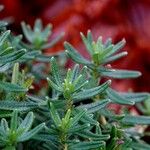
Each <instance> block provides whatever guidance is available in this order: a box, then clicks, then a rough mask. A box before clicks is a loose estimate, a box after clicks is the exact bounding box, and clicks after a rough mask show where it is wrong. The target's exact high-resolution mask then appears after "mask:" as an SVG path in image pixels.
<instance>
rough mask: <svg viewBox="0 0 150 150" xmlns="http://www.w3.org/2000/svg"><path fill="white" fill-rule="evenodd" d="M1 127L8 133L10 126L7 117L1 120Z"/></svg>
mask: <svg viewBox="0 0 150 150" xmlns="http://www.w3.org/2000/svg"><path fill="white" fill-rule="evenodd" d="M1 128H2V129H3V131H4V132H5V133H6V134H7V133H8V131H9V127H8V122H7V120H6V119H5V118H2V120H1Z"/></svg>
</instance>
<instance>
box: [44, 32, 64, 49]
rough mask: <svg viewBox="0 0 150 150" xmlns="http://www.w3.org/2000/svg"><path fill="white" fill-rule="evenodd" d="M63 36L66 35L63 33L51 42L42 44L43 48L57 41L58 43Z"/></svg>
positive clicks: (51, 45) (49, 46)
mask: <svg viewBox="0 0 150 150" xmlns="http://www.w3.org/2000/svg"><path fill="white" fill-rule="evenodd" d="M63 36H64V33H61V34H60V35H59V36H58V37H55V38H54V39H53V40H52V41H51V42H50V43H48V44H44V45H43V46H42V49H47V48H51V47H53V46H54V45H55V44H56V43H58V42H59V41H60V40H61V39H62V37H63Z"/></svg>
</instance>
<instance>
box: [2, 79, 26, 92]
mask: <svg viewBox="0 0 150 150" xmlns="http://www.w3.org/2000/svg"><path fill="white" fill-rule="evenodd" d="M0 89H2V90H5V91H7V92H27V91H28V89H26V88H23V87H21V86H19V85H17V84H12V83H9V82H2V81H0Z"/></svg>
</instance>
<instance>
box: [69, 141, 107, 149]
mask: <svg viewBox="0 0 150 150" xmlns="http://www.w3.org/2000/svg"><path fill="white" fill-rule="evenodd" d="M104 144H105V143H104V142H101V141H89V142H78V143H73V144H72V145H70V146H69V149H70V150H81V149H82V150H92V149H98V148H100V147H103V146H104Z"/></svg>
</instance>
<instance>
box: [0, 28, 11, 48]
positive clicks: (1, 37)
mask: <svg viewBox="0 0 150 150" xmlns="http://www.w3.org/2000/svg"><path fill="white" fill-rule="evenodd" d="M9 35H10V30H7V31H5V32H4V33H2V35H1V36H0V46H2V45H3V43H4V41H5V40H6V39H7V38H8V36H9Z"/></svg>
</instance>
